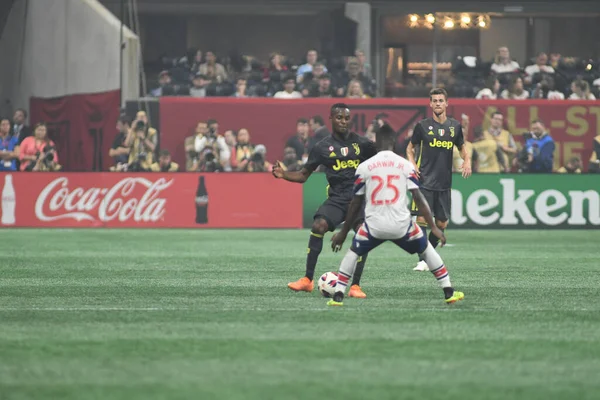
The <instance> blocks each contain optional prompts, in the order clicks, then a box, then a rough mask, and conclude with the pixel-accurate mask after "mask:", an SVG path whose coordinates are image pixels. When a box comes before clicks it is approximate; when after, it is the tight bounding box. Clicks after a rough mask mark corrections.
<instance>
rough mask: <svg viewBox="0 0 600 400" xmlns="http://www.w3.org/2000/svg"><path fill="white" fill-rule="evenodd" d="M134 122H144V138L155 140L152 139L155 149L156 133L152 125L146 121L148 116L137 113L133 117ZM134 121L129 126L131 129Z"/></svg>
mask: <svg viewBox="0 0 600 400" xmlns="http://www.w3.org/2000/svg"><path fill="white" fill-rule="evenodd" d="M135 120H136V121H143V122H144V124H145V126H146V127H145V130H146V136H148V137H152V138H156V139H153V141H154V142H155V147H156V143H158V131H157V130H156V129H154V128H153V127H152V124H151V123H150V121H149V120H148V114H146V111H138V112H137V114H136V115H135ZM136 121H134V123H133V124H132V125H131V126H132V127H133V126H134V125H135V122H136Z"/></svg>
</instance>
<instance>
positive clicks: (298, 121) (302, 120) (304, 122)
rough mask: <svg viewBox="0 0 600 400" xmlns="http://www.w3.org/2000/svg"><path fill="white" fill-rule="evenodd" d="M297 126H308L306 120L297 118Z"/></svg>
mask: <svg viewBox="0 0 600 400" xmlns="http://www.w3.org/2000/svg"><path fill="white" fill-rule="evenodd" d="M298 124H308V120H307V119H306V118H298V120H297V121H296V125H298Z"/></svg>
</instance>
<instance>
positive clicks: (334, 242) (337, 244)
mask: <svg viewBox="0 0 600 400" xmlns="http://www.w3.org/2000/svg"><path fill="white" fill-rule="evenodd" d="M364 199H365V196H364V195H356V196H354V198H352V201H351V202H350V205H349V206H348V213H347V214H346V221H344V225H343V226H342V229H341V230H340V231H339V232H338V233H336V234H335V235H333V237H332V238H331V249H332V250H333V251H334V252H338V251H340V250H341V248H342V245H343V244H344V241H345V240H346V237H347V236H348V232H350V229H352V224H353V223H354V222H356V218H357V217H358V214H359V213H360V210H361V209H362V205H363V202H364Z"/></svg>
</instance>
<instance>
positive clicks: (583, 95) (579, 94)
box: [569, 79, 596, 100]
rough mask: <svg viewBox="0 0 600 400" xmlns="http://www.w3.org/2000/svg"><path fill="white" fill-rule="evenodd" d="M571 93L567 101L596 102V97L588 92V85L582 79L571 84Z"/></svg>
mask: <svg viewBox="0 0 600 400" xmlns="http://www.w3.org/2000/svg"><path fill="white" fill-rule="evenodd" d="M571 92H573V93H571V95H570V96H569V100H596V96H594V94H593V93H591V92H590V84H589V83H587V81H584V80H583V79H577V80H575V81H573V82H572V83H571Z"/></svg>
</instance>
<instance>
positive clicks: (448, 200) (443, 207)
mask: <svg viewBox="0 0 600 400" xmlns="http://www.w3.org/2000/svg"><path fill="white" fill-rule="evenodd" d="M420 190H421V193H423V197H425V200H427V204H428V205H429V208H430V209H431V213H432V214H433V217H434V218H435V219H436V220H438V221H442V222H446V221H448V220H449V219H450V207H451V205H452V196H451V191H450V189H448V190H429V189H425V188H421V189H420ZM411 211H412V214H413V215H421V214H420V213H419V210H418V208H417V205H416V204H415V202H414V201H413V203H412V209H411Z"/></svg>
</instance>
